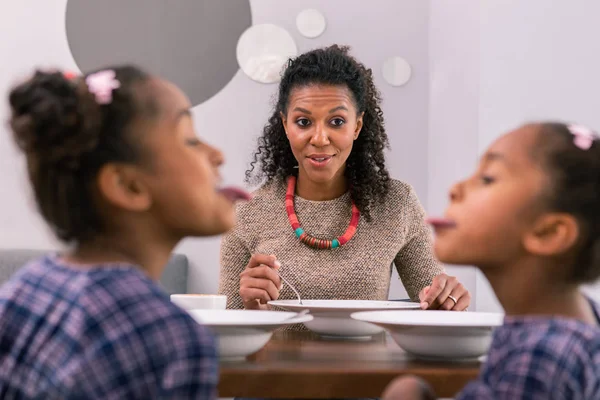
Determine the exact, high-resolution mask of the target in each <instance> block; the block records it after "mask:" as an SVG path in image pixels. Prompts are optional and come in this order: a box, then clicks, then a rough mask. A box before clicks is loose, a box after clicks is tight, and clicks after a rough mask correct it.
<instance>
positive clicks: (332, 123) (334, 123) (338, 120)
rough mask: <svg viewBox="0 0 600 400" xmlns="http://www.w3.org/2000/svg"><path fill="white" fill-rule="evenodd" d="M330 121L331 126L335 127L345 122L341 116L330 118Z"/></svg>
mask: <svg viewBox="0 0 600 400" xmlns="http://www.w3.org/2000/svg"><path fill="white" fill-rule="evenodd" d="M330 123H331V125H333V126H336V127H337V126H342V125H344V124H345V123H346V121H344V120H343V119H341V118H334V119H332V120H331V122H330Z"/></svg>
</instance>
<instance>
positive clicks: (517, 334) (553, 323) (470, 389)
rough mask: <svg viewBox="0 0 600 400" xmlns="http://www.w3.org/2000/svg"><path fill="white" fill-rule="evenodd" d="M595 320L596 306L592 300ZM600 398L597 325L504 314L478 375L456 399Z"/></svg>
mask: <svg viewBox="0 0 600 400" xmlns="http://www.w3.org/2000/svg"><path fill="white" fill-rule="evenodd" d="M592 306H593V307H594V311H595V313H596V318H597V319H599V320H600V317H599V316H600V309H599V307H598V305H597V304H595V303H592ZM471 399H479V400H486V399H490V400H491V399H494V400H525V399H527V400H538V399H539V400H555V399H556V400H558V399H564V400H600V327H599V326H592V325H588V324H585V323H583V322H579V321H576V320H572V319H563V318H554V319H549V318H541V317H540V318H538V317H519V318H517V317H507V318H506V320H505V323H504V325H503V326H502V327H500V328H498V329H497V330H496V331H495V333H494V340H493V342H492V346H491V348H490V351H489V354H488V360H487V362H486V363H485V365H484V367H483V369H482V371H481V374H480V376H479V379H478V380H476V381H474V382H471V383H470V384H469V385H467V386H466V387H465V389H464V390H463V391H462V392H461V393H460V395H458V396H457V398H456V400H471Z"/></svg>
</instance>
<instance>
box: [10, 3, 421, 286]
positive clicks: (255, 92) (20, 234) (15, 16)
mask: <svg viewBox="0 0 600 400" xmlns="http://www.w3.org/2000/svg"><path fill="white" fill-rule="evenodd" d="M250 3H251V9H252V19H253V23H255V24H257V23H265V22H270V23H275V24H278V25H281V26H282V27H284V28H286V29H287V30H288V31H289V32H290V33H291V34H292V36H293V37H294V39H295V40H296V43H297V45H298V49H299V51H301V52H302V51H306V50H309V49H312V48H315V47H320V46H324V45H328V44H332V43H341V44H349V45H351V46H352V47H353V49H354V54H355V55H356V56H357V57H358V58H359V59H361V60H362V61H363V62H364V63H366V64H367V65H369V66H371V67H372V68H373V69H374V71H375V79H376V83H377V85H378V86H379V88H380V90H381V92H382V95H383V98H384V112H385V115H386V118H387V128H388V132H389V135H390V139H391V143H392V148H393V150H392V152H391V154H390V156H389V167H390V171H391V173H392V175H393V176H394V177H395V178H399V179H403V180H405V181H408V182H410V183H411V184H413V185H414V187H415V188H416V190H417V192H418V194H419V196H420V197H421V200H422V201H423V203H424V204H425V205H427V191H428V173H429V172H428V168H429V164H428V157H427V151H428V143H429V140H428V125H429V117H428V104H429V57H428V46H429V23H428V21H429V3H428V2H425V1H420V0H403V1H397V0H389V1H383V0H379V1H374V2H372V3H371V4H370V5H369V7H365V3H364V1H361V0H352V1H349V0H335V1H332V0H330V1H308V0H306V1H302V2H281V1H277V0H258V1H251V2H250ZM66 4H67V2H66V0H48V1H45V2H39V1H35V0H22V1H19V2H3V3H2V5H0V29H1V30H2V34H3V35H2V36H3V37H4V38H7V37H9V38H10V40H6V39H5V40H2V41H0V59H1V60H3V61H2V74H1V75H0V93H6V91H7V90H8V88H9V87H10V85H12V84H13V83H14V82H15V80H16V79H20V78H21V77H23V76H26V74H27V73H28V72H29V71H31V68H32V66H36V65H41V66H58V67H61V68H66V69H74V68H75V67H76V64H75V62H74V60H73V57H72V55H71V53H70V50H69V47H68V44H67V40H66V32H65V9H66ZM310 7H314V8H317V9H319V10H321V11H322V12H323V14H324V15H325V16H326V18H327V23H328V26H327V30H326V31H325V33H324V34H323V35H322V36H321V37H319V38H317V39H307V38H304V37H302V36H301V35H300V34H299V33H298V32H297V30H296V27H295V17H296V15H297V13H298V12H299V11H300V10H302V9H304V8H310ZM395 55H400V56H402V57H404V58H406V59H407V60H409V62H410V63H411V64H412V67H413V77H412V79H411V81H410V82H409V83H408V84H407V85H406V86H404V87H402V88H394V87H391V86H389V85H387V84H386V83H385V82H384V81H383V79H382V77H381V65H382V63H383V61H384V60H385V59H386V58H387V57H390V56H395ZM7 60H8V61H7ZM275 90H276V85H264V84H259V83H256V82H253V81H251V80H250V79H248V78H247V77H246V76H245V75H244V74H243V73H242V72H241V71H238V72H237V74H236V75H235V76H234V77H233V79H232V80H231V81H230V82H229V83H228V84H227V85H226V86H225V88H224V89H223V90H222V91H220V92H219V93H217V94H216V95H215V96H214V97H212V98H211V99H209V100H208V101H206V102H204V103H202V104H201V105H199V106H198V107H196V108H195V109H194V118H195V121H196V126H197V128H198V131H199V133H200V135H202V136H203V137H205V138H206V139H207V140H209V141H210V142H212V143H214V144H215V145H217V146H219V147H221V148H223V149H224V150H225V153H226V156H227V163H226V165H225V167H224V168H223V173H224V176H225V179H226V180H227V181H229V182H231V183H238V184H240V183H242V178H243V172H244V170H245V168H246V166H247V162H248V161H249V159H250V155H251V153H252V151H253V148H254V143H255V140H256V136H257V135H258V133H259V132H260V130H261V128H262V125H263V124H264V122H265V121H266V118H267V116H268V114H269V111H270V106H271V101H272V97H273V95H274V93H275ZM6 117H7V110H6V104H5V103H4V102H3V103H2V105H1V108H0V119H2V120H5V119H6ZM0 130H1V131H2V133H3V134H2V135H1V136H0V174H1V176H2V178H1V179H2V188H3V191H4V193H5V194H4V195H3V199H2V205H3V207H0V226H2V229H0V246H2V247H5V248H8V247H21V248H22V247H42V248H52V247H56V246H57V245H58V244H57V242H56V241H55V240H54V239H53V238H52V235H50V234H49V232H48V229H47V228H46V227H45V225H44V224H43V222H42V221H41V220H40V218H39V217H38V216H37V214H36V212H35V207H34V205H33V202H32V200H31V198H30V195H29V190H28V186H27V183H26V180H25V179H24V173H23V168H22V162H21V160H20V157H19V156H18V155H17V153H16V151H15V150H14V148H13V146H12V143H11V142H10V137H9V135H8V132H6V130H5V128H4V126H2V127H0ZM17 165H18V166H19V167H18V168H17V167H16V166H17ZM218 248H219V238H211V239H190V240H186V241H185V242H184V243H182V244H181V246H180V248H179V249H178V250H179V251H182V252H184V253H186V254H188V255H189V256H190V258H191V260H192V263H193V268H192V271H191V281H190V282H191V284H190V289H191V290H192V291H196V292H214V291H215V290H216V287H217V274H218ZM392 296H393V297H398V296H400V297H401V296H404V291H403V289H402V288H401V286H400V285H399V284H398V283H397V282H396V283H395V284H394V285H393V286H392Z"/></svg>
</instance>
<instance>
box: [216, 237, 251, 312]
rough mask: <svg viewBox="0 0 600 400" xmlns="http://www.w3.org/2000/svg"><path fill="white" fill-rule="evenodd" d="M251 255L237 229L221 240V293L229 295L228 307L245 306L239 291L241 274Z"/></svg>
mask: <svg viewBox="0 0 600 400" xmlns="http://www.w3.org/2000/svg"><path fill="white" fill-rule="evenodd" d="M250 257H251V254H250V250H249V249H248V248H247V246H246V244H245V243H244V241H243V240H242V239H241V238H240V237H239V235H238V234H237V233H236V230H233V231H231V232H229V233H227V234H225V236H224V237H223V240H222V242H221V257H220V259H221V261H220V265H221V271H220V274H219V294H224V295H226V296H227V308H233V309H242V308H244V304H243V302H242V298H241V297H240V293H239V290H240V274H241V273H242V272H243V271H244V269H245V268H246V265H247V264H248V261H250Z"/></svg>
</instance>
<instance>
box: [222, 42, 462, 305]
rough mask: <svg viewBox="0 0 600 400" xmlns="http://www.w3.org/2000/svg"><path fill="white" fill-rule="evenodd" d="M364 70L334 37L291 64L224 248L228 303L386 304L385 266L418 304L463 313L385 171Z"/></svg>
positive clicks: (374, 101)
mask: <svg viewBox="0 0 600 400" xmlns="http://www.w3.org/2000/svg"><path fill="white" fill-rule="evenodd" d="M380 101H381V100H380V95H379V93H378V91H377V89H376V88H375V85H374V83H373V76H372V71H371V70H370V69H367V68H366V67H365V66H364V65H363V64H361V63H359V62H358V61H357V60H356V59H354V58H353V57H352V56H350V55H349V54H348V48H346V47H339V46H337V45H334V46H331V47H328V48H324V49H318V50H314V51H310V52H308V53H305V54H302V55H300V56H299V57H297V58H295V59H293V60H290V62H289V64H288V66H287V68H286V70H285V72H284V74H283V77H282V79H281V83H280V85H279V96H278V101H277V104H276V106H275V110H274V111H273V114H272V115H271V117H270V118H269V122H268V123H267V125H266V126H265V128H264V132H263V135H262V137H260V139H259V145H258V150H257V151H256V153H255V155H254V161H253V162H252V163H251V167H250V170H248V171H247V172H246V178H247V180H248V181H249V182H255V183H256V182H259V181H261V180H265V183H264V185H263V186H262V187H261V188H260V189H259V190H257V191H256V192H255V193H254V198H253V200H252V201H250V202H248V203H246V204H241V205H240V206H239V207H238V211H237V216H238V224H237V226H236V227H235V228H234V230H232V231H231V232H230V233H228V234H227V235H226V236H225V237H224V239H223V243H222V248H221V279H220V290H219V291H220V293H223V294H226V295H227V296H228V298H229V300H228V307H230V308H246V309H267V308H268V305H267V302H268V301H270V300H275V299H278V298H282V299H287V298H290V299H293V298H295V296H294V293H293V291H292V290H291V289H290V288H289V287H287V286H286V287H283V285H282V283H281V281H280V279H279V276H278V273H277V271H276V270H279V271H280V272H281V274H282V275H283V276H284V277H285V278H286V279H287V280H288V281H289V282H290V283H291V284H292V285H294V286H295V287H296V288H297V289H298V291H299V292H300V294H301V295H302V296H303V297H304V298H306V299H364V300H385V299H387V296H388V291H389V285H390V277H391V266H392V264H395V266H396V268H397V270H398V273H399V275H400V278H401V279H402V282H403V284H404V286H405V288H406V290H407V292H408V294H409V296H410V298H411V299H412V300H413V301H419V302H421V307H422V308H424V309H444V310H465V309H466V308H467V307H468V305H469V302H470V294H469V292H468V291H467V290H466V289H465V288H464V287H463V285H462V284H460V283H459V282H458V281H457V280H456V278H454V277H449V276H447V275H446V274H444V272H443V268H442V267H441V266H440V264H438V262H437V261H436V260H435V258H434V256H433V253H432V239H431V233H430V230H429V229H428V227H427V225H426V223H425V221H424V218H425V213H424V210H423V207H422V206H421V204H420V203H419V200H418V199H417V196H416V194H415V192H414V190H413V189H412V188H411V187H410V186H409V185H407V184H406V183H403V182H400V181H397V180H393V179H390V177H389V174H388V171H387V169H386V166H385V157H384V150H385V148H386V147H388V138H387V135H386V132H385V129H384V124H383V122H384V121H383V113H382V111H381V108H380Z"/></svg>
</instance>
